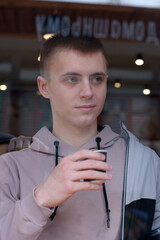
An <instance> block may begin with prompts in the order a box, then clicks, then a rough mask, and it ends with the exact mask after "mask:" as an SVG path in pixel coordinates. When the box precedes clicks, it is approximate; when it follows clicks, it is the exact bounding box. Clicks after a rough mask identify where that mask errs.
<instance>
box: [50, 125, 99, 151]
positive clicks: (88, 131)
mask: <svg viewBox="0 0 160 240" xmlns="http://www.w3.org/2000/svg"><path fill="white" fill-rule="evenodd" d="M53 134H54V135H55V136H56V137H57V138H59V139H61V140H63V141H64V142H66V143H68V144H69V145H71V146H73V147H76V148H80V147H81V146H83V145H84V144H85V143H86V142H88V141H89V140H90V139H91V138H92V137H94V136H96V135H97V124H95V126H92V127H83V128H76V127H71V128H69V127H68V128H64V129H63V127H61V128H56V127H55V126H54V127H53Z"/></svg>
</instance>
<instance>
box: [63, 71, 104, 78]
mask: <svg viewBox="0 0 160 240" xmlns="http://www.w3.org/2000/svg"><path fill="white" fill-rule="evenodd" d="M66 75H74V76H81V74H79V73H77V72H66V73H64V74H62V76H66ZM96 75H103V76H105V77H106V76H107V73H104V72H95V73H92V74H91V75H90V76H96Z"/></svg>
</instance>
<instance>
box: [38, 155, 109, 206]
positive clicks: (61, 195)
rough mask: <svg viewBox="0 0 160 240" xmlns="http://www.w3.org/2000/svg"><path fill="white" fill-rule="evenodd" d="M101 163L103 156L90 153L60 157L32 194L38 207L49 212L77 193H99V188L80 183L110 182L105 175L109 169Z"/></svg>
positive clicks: (94, 185) (100, 185) (97, 185)
mask: <svg viewBox="0 0 160 240" xmlns="http://www.w3.org/2000/svg"><path fill="white" fill-rule="evenodd" d="M104 159H105V156H104V155H103V154H101V153H97V152H94V151H91V150H80V151H78V152H76V153H73V154H71V155H68V156H66V157H64V158H63V159H62V160H61V161H60V163H59V164H58V165H57V167H55V168H54V170H53V171H52V173H51V174H50V176H49V177H48V178H47V179H46V181H45V182H43V183H42V184H41V185H40V186H39V187H38V188H37V189H36V190H35V198H36V200H37V202H38V204H39V205H41V206H45V207H48V208H53V207H55V206H58V205H60V204H61V203H63V202H64V201H66V200H67V199H68V198H70V197H71V196H72V195H73V194H74V193H76V192H78V191H83V190H100V189H102V184H94V183H92V182H90V181H83V180H91V179H100V180H104V181H106V180H111V179H112V175H111V174H108V173H107V172H106V171H110V170H112V166H111V165H110V164H109V163H106V162H104V161H103V160H104ZM96 170H103V171H105V172H101V171H96Z"/></svg>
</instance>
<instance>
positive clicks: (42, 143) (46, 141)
mask: <svg viewBox="0 0 160 240" xmlns="http://www.w3.org/2000/svg"><path fill="white" fill-rule="evenodd" d="M96 138H99V139H100V149H105V148H108V147H110V146H112V145H113V144H114V142H115V141H117V140H118V139H119V138H120V135H118V134H116V133H115V132H113V131H112V130H111V128H110V127H109V126H108V125H106V126H104V128H103V130H101V131H100V132H99V133H98V134H97V135H96V136H95V137H93V138H91V139H90V140H89V141H88V142H87V143H86V144H84V145H83V146H81V147H80V148H75V147H73V146H71V145H69V144H67V143H66V142H64V141H62V140H60V139H59V138H57V137H55V136H54V135H53V134H52V133H51V132H50V131H49V129H48V128H47V127H43V128H41V129H40V130H39V131H38V132H37V133H36V134H35V135H34V137H33V143H32V144H31V145H30V148H31V149H32V150H34V151H37V152H41V153H46V154H50V155H55V153H56V147H55V145H54V142H55V141H58V142H59V146H58V156H59V157H64V156H66V155H69V154H71V153H74V152H76V151H78V150H80V149H91V150H92V149H97V148H98V144H97V141H96Z"/></svg>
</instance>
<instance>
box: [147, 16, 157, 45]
mask: <svg viewBox="0 0 160 240" xmlns="http://www.w3.org/2000/svg"><path fill="white" fill-rule="evenodd" d="M146 42H147V43H154V44H155V45H159V39H158V37H157V31H156V23H155V22H153V21H151V22H149V23H148V36H147V38H146Z"/></svg>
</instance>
